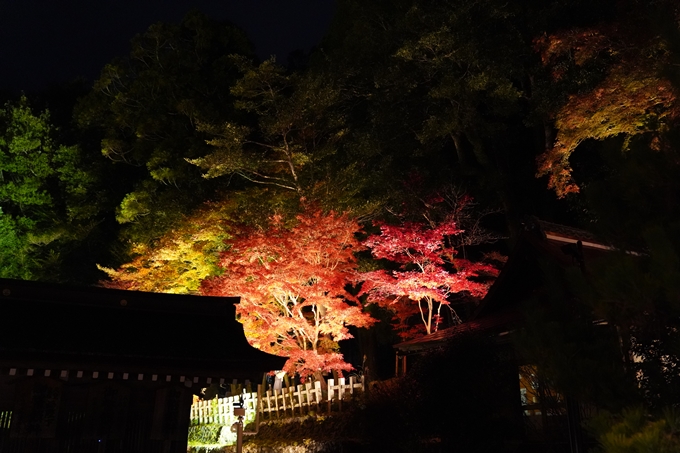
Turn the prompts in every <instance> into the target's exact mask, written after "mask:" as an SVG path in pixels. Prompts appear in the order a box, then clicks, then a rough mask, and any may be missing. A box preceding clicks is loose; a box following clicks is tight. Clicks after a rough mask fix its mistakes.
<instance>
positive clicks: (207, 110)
mask: <svg viewBox="0 0 680 453" xmlns="http://www.w3.org/2000/svg"><path fill="white" fill-rule="evenodd" d="M231 54H239V55H248V56H250V55H252V49H251V46H250V44H249V42H248V40H247V38H246V37H245V35H244V33H243V32H242V31H241V30H239V29H237V28H236V27H234V26H233V25H230V24H228V23H221V22H216V21H213V20H210V19H209V18H207V17H206V16H205V15H203V14H201V13H198V12H193V13H189V14H188V15H187V16H186V17H185V18H184V20H183V21H182V22H181V23H180V24H169V23H157V24H155V25H152V26H151V27H150V28H149V29H148V30H147V31H146V32H145V33H143V34H141V35H138V36H136V37H135V38H134V39H133V40H132V49H131V51H130V54H129V55H128V56H127V57H125V58H119V59H116V60H114V61H113V62H111V63H110V64H108V65H106V66H105V67H104V69H103V70H102V73H101V76H100V77H99V79H98V80H97V81H96V82H95V84H94V88H93V90H92V91H91V92H90V93H89V94H88V95H87V96H86V97H85V98H83V99H82V100H81V102H80V103H79V105H78V106H77V108H76V112H75V116H76V118H77V120H78V122H79V124H80V125H81V126H82V127H83V128H91V129H93V130H95V131H99V133H100V134H101V137H102V139H101V151H102V153H103V154H104V155H105V156H107V157H108V158H110V159H111V160H112V161H113V162H114V163H115V164H116V166H114V167H112V168H113V169H114V171H116V172H117V173H118V174H119V175H120V177H121V178H122V179H123V180H124V181H125V184H124V185H125V188H124V193H125V195H124V196H123V198H122V200H121V202H120V205H119V207H118V210H117V213H116V218H117V219H118V221H119V222H120V223H123V224H127V227H128V228H127V229H126V230H127V235H128V237H129V238H131V239H132V240H133V242H149V241H151V240H153V239H155V238H156V237H159V236H160V235H162V233H163V232H164V231H167V229H168V228H170V226H171V225H172V223H173V222H174V221H175V220H177V219H178V218H179V217H180V214H181V211H183V210H188V209H190V208H191V207H193V206H195V205H196V204H197V203H200V202H201V201H204V200H205V199H207V198H208V197H209V196H210V195H211V194H212V193H213V191H214V189H215V184H209V183H207V182H206V181H205V180H204V179H203V178H201V173H200V171H199V170H198V168H196V167H195V166H193V165H191V164H189V163H188V162H187V161H186V159H191V158H197V157H201V156H203V155H205V154H207V153H208V152H210V151H211V148H210V147H209V145H207V144H206V140H207V139H208V138H209V136H208V135H206V134H205V133H203V132H199V131H197V129H196V126H197V125H198V124H199V123H204V122H206V123H210V122H214V123H216V124H219V123H222V122H224V121H227V120H230V121H231V120H233V115H234V110H233V102H234V99H233V97H232V96H231V95H230V88H231V85H232V84H233V83H234V82H235V80H236V79H237V77H238V76H239V72H238V70H237V67H236V66H235V65H234V63H233V60H232V59H231V58H230V57H229V55H231Z"/></svg>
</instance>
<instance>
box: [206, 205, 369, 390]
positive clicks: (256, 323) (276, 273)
mask: <svg viewBox="0 0 680 453" xmlns="http://www.w3.org/2000/svg"><path fill="white" fill-rule="evenodd" d="M358 230H359V226H358V225H357V223H356V221H354V220H352V219H350V218H349V217H348V216H347V215H337V214H334V213H330V214H323V213H322V212H320V211H318V210H317V211H308V212H306V213H304V214H302V215H299V216H298V217H297V224H296V225H295V226H294V227H293V228H290V229H289V228H286V227H285V226H284V225H282V223H281V221H280V219H278V218H274V219H272V222H271V224H270V225H269V227H268V228H267V229H254V228H248V229H243V230H241V231H239V233H238V234H235V235H234V237H233V238H231V239H229V240H227V244H228V246H229V250H228V251H227V252H224V253H223V254H222V257H221V261H220V265H221V266H222V268H223V269H224V274H223V275H221V276H219V277H214V278H211V279H208V280H206V281H204V282H203V285H202V288H201V289H202V292H203V293H204V294H207V295H212V296H240V297H241V302H240V303H239V304H238V305H237V315H238V317H239V320H240V322H241V323H242V324H243V327H244V331H245V333H246V337H247V338H248V341H249V342H250V343H251V344H252V345H253V346H255V347H256V348H258V349H261V350H263V351H265V352H269V353H273V354H277V355H281V356H285V357H288V358H289V360H288V361H287V362H286V365H285V367H284V369H285V370H286V371H287V372H288V373H290V374H294V373H299V374H300V375H301V377H302V378H306V377H307V376H309V375H312V374H316V373H320V372H322V371H330V370H333V369H335V370H350V369H351V368H352V367H351V365H349V364H348V363H346V362H345V361H344V360H343V357H342V354H339V353H338V343H337V342H338V341H340V340H344V339H347V338H351V337H352V336H351V335H350V333H349V331H348V329H347V326H348V325H354V326H357V327H368V326H370V325H371V324H372V323H373V322H374V321H373V320H372V318H371V317H370V316H369V315H368V314H366V313H364V312H363V310H362V307H361V306H360V305H359V304H358V301H356V299H354V298H353V297H352V296H351V295H350V294H349V293H348V292H347V290H346V286H347V284H348V282H350V281H351V279H352V275H353V274H354V271H355V265H356V259H355V257H354V252H355V251H356V250H358V249H359V248H360V246H359V243H358V242H357V240H356V238H355V236H354V235H355V233H356V232H357V231H358ZM351 301H353V302H354V303H350V302H351Z"/></svg>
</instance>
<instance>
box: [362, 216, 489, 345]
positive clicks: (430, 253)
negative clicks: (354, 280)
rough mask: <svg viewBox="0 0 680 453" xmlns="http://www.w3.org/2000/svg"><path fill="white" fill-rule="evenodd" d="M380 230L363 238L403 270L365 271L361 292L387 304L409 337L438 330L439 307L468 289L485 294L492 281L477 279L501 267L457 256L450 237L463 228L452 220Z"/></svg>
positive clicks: (476, 294) (472, 293) (375, 253)
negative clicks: (415, 322) (417, 321)
mask: <svg viewBox="0 0 680 453" xmlns="http://www.w3.org/2000/svg"><path fill="white" fill-rule="evenodd" d="M380 230H381V234H379V235H374V236H371V237H369V238H368V239H366V241H364V243H363V244H364V245H365V246H367V247H369V248H370V249H371V253H372V254H373V256H374V257H375V258H378V259H387V260H389V261H392V262H394V263H396V264H398V265H399V270H393V271H391V270H378V271H372V272H366V273H363V274H362V275H361V279H362V280H363V285H362V288H361V293H360V294H361V295H363V294H366V295H367V297H368V301H369V302H372V303H376V304H378V305H381V306H383V307H386V308H388V309H389V310H391V311H392V313H393V314H394V318H395V319H396V320H397V321H398V323H399V329H400V334H401V335H402V337H405V338H410V337H413V336H417V335H419V334H422V333H423V330H424V332H425V333H427V334H430V333H432V332H434V331H436V330H437V325H438V323H439V320H440V319H441V314H440V312H441V307H442V306H446V305H449V301H448V297H449V296H450V295H451V294H454V293H462V292H465V293H467V294H469V295H470V296H473V297H483V296H484V295H485V294H486V292H487V290H488V284H487V283H485V282H482V281H478V280H475V278H476V277H480V276H482V275H487V276H496V275H498V270H497V269H496V268H495V267H493V266H490V265H488V264H483V263H473V262H471V261H468V260H465V259H457V258H455V255H456V251H455V250H454V249H453V248H452V247H450V246H447V245H446V238H447V237H448V236H453V235H457V234H460V233H462V230H460V229H458V228H457V227H456V225H455V223H454V222H450V221H449V222H443V223H441V224H439V225H437V226H435V227H434V228H429V227H427V226H425V225H423V224H419V223H412V222H411V223H405V224H403V225H400V226H390V225H383V226H382V227H381V228H380ZM414 316H420V318H421V321H422V324H420V325H419V327H418V328H416V329H414V328H412V326H411V322H410V321H411V320H412V318H413V317H414Z"/></svg>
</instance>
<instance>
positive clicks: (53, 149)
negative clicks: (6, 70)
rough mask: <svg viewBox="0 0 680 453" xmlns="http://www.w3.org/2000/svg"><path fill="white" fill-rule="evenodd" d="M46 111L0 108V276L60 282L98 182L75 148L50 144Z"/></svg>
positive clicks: (86, 225)
mask: <svg viewBox="0 0 680 453" xmlns="http://www.w3.org/2000/svg"><path fill="white" fill-rule="evenodd" d="M54 135H55V130H54V128H53V126H52V125H51V124H50V119H49V113H48V112H47V111H44V112H41V113H38V114H35V113H33V111H32V110H31V108H30V106H29V104H28V100H27V99H26V98H25V97H22V98H21V99H20V100H19V101H18V102H17V103H14V104H11V103H8V104H5V106H4V108H2V109H0V236H1V237H0V242H1V243H2V247H0V276H2V277H5V278H20V279H27V280H38V279H44V280H60V279H63V278H65V273H66V270H65V269H62V268H61V263H62V262H63V259H64V258H65V257H66V255H67V254H69V253H72V252H74V250H75V248H76V246H77V244H78V243H79V242H81V241H83V240H84V238H85V237H86V236H87V235H88V233H89V232H91V230H92V229H93V227H94V220H95V217H96V216H97V214H98V203H97V200H96V198H94V197H93V196H92V194H91V193H90V192H89V189H91V188H92V187H93V186H94V184H95V183H96V179H95V177H94V175H93V173H92V172H90V171H89V170H88V168H87V165H86V163H85V162H84V161H83V157H82V155H81V152H80V150H79V148H78V147H77V146H65V145H60V144H58V143H56V142H55V141H54Z"/></svg>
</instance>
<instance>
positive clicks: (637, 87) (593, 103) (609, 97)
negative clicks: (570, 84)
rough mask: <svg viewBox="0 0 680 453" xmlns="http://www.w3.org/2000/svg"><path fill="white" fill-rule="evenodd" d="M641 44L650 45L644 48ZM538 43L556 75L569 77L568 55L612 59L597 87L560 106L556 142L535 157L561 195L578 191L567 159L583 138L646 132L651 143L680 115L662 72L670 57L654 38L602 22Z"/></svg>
mask: <svg viewBox="0 0 680 453" xmlns="http://www.w3.org/2000/svg"><path fill="white" fill-rule="evenodd" d="M640 46H646V47H645V49H646V52H643V51H642V49H641V48H640ZM536 48H537V50H539V51H540V52H541V57H542V61H543V63H544V64H545V65H547V66H550V67H552V68H553V77H554V78H555V79H556V80H558V79H561V78H562V77H564V76H565V71H566V69H565V64H564V61H563V60H564V59H567V60H569V61H570V62H572V63H573V64H575V65H577V66H582V65H584V64H585V63H587V62H588V61H589V60H592V59H594V58H599V57H604V56H606V57H607V58H610V59H611V60H612V61H613V63H611V64H610V65H609V70H608V73H607V75H606V77H605V78H604V79H603V80H602V82H600V83H599V84H598V85H597V86H596V87H595V88H594V89H592V90H590V91H588V92H585V93H577V94H574V95H571V96H570V97H569V99H568V101H567V103H566V104H565V105H563V106H562V107H561V108H559V109H558V111H557V112H556V114H555V127H556V129H557V136H556V139H555V143H554V145H553V147H552V148H551V149H548V150H547V151H546V152H545V153H543V154H542V155H540V156H539V157H538V159H537V163H538V173H537V176H538V177H541V176H546V175H547V176H549V180H548V187H549V188H551V189H553V190H555V192H556V193H557V195H558V196H559V197H564V196H566V195H567V194H569V193H574V192H578V191H579V188H578V185H577V184H576V183H575V181H574V180H573V178H572V169H571V166H570V164H569V158H570V156H571V154H572V153H573V152H574V151H575V150H576V148H577V147H578V146H579V144H580V143H582V142H583V141H584V140H587V139H595V140H604V139H606V138H610V137H614V136H617V135H624V136H626V138H627V139H628V138H630V137H632V136H634V135H639V134H645V133H647V134H649V135H650V138H649V141H650V145H651V144H652V143H654V142H657V141H658V136H659V134H660V133H662V132H663V131H664V130H666V128H667V127H668V124H669V123H670V122H672V121H674V120H676V119H677V118H678V113H680V112H679V110H678V104H677V96H676V94H675V93H674V91H673V87H672V85H671V83H670V82H669V81H668V80H666V79H664V78H662V77H661V76H659V72H660V68H661V67H662V65H663V64H664V61H665V57H666V56H665V53H664V51H663V46H662V45H661V44H659V43H658V42H656V41H655V40H654V39H653V38H649V40H648V41H647V42H644V43H636V45H635V46H632V45H631V43H629V42H625V41H624V37H623V36H622V32H620V31H619V30H618V29H617V28H615V27H602V28H600V29H599V30H570V31H566V32H563V33H559V34H555V35H551V36H548V37H543V38H541V39H539V40H537V41H536ZM650 147H651V148H652V149H653V148H654V147H657V148H658V146H656V145H654V146H650Z"/></svg>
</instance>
